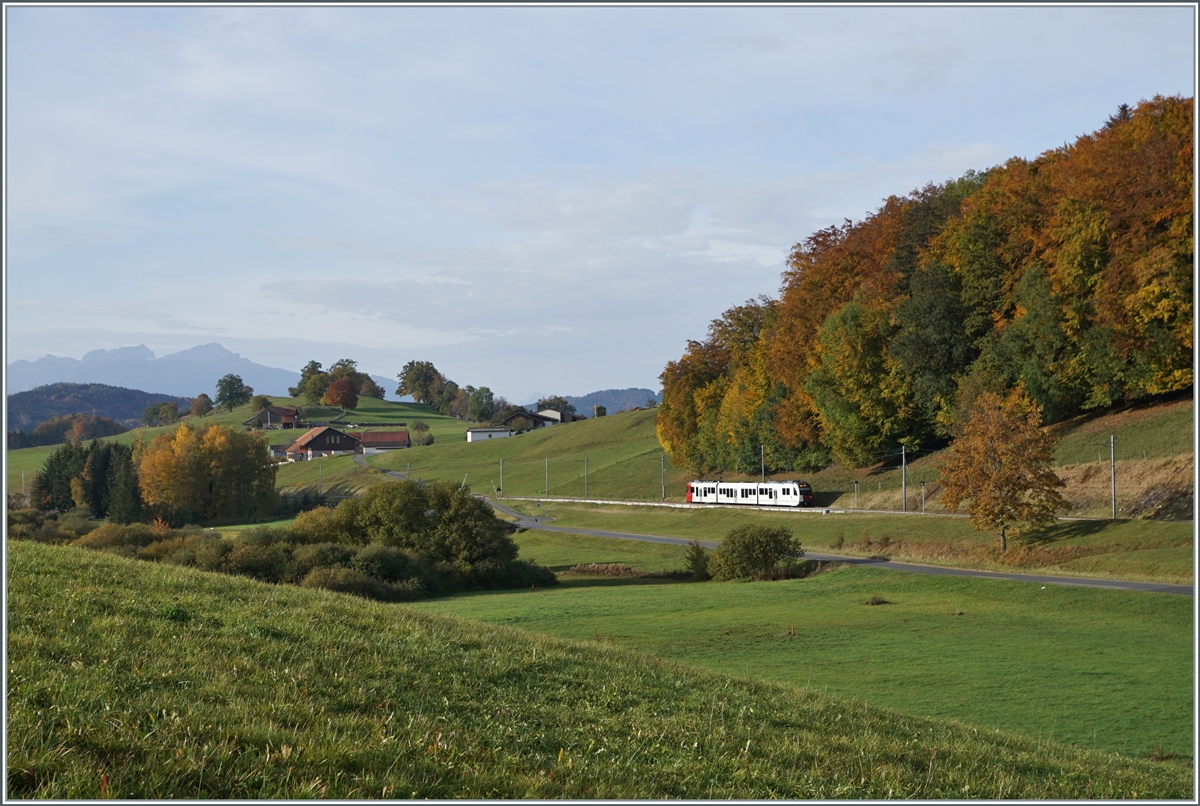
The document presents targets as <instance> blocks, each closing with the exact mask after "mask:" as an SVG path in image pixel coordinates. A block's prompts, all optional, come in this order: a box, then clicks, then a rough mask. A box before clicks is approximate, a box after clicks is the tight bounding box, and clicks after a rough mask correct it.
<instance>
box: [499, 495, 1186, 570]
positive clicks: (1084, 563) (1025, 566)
mask: <svg viewBox="0 0 1200 806" xmlns="http://www.w3.org/2000/svg"><path fill="white" fill-rule="evenodd" d="M504 504H505V506H508V507H510V508H512V509H514V510H516V511H518V512H521V513H523V514H526V515H534V514H536V515H538V516H539V517H543V518H553V519H554V525H555V526H563V527H568V528H570V527H576V528H580V529H601V530H610V531H617V532H629V533H632V534H651V535H665V536H668V537H681V538H687V539H695V540H705V541H719V540H721V539H722V538H723V537H724V536H725V534H726V533H727V532H728V531H729V530H730V529H732V528H734V527H735V526H740V525H742V524H746V523H759V524H766V525H770V526H776V525H782V526H786V527H788V528H789V529H791V530H792V533H793V534H794V535H795V536H796V537H797V539H799V540H800V542H801V544H802V545H803V546H804V547H805V548H807V549H809V550H811V551H818V552H819V551H831V552H834V553H839V554H846V555H850V556H860V557H869V556H873V555H881V554H882V555H886V556H888V557H890V558H891V559H894V560H907V561H910V562H922V563H930V564H933V565H949V566H956V567H960V568H983V569H988V570H997V571H1001V570H1003V571H1023V572H1027V573H1047V574H1061V575H1065V576H1096V577H1110V578H1115V579H1142V580H1150V581H1156V582H1173V583H1183V584H1186V583H1190V582H1192V580H1193V567H1194V559H1195V547H1194V533H1193V529H1192V525H1191V524H1187V523H1171V522H1162V521H1147V520H1119V521H1060V522H1059V523H1057V524H1056V525H1054V526H1051V527H1049V528H1047V529H1044V530H1042V531H1040V532H1037V533H1031V534H1030V535H1029V537H1028V539H1026V538H1021V537H1018V538H1014V539H1013V540H1012V541H1011V545H1010V548H1009V552H1008V554H1006V555H1004V556H1003V557H1002V556H1001V555H1000V554H999V551H998V549H997V547H996V536H995V535H993V534H989V533H980V532H976V531H975V529H974V528H973V527H972V526H971V522H970V521H969V520H968V519H966V518H951V517H945V516H928V517H923V516H920V515H909V516H904V515H880V514H871V513H854V512H844V513H831V514H829V515H823V514H820V513H819V512H807V511H790V512H789V511H784V512H762V511H758V510H743V509H733V508H729V507H720V508H713V509H699V508H697V509H673V508H665V507H664V508H658V507H641V506H621V505H595V504H574V503H566V502H559V501H541V502H531V501H510V500H505V502H504ZM539 504H540V506H539ZM864 538H865V539H866V541H867V543H864V542H863V541H864ZM885 543H886V545H885Z"/></svg>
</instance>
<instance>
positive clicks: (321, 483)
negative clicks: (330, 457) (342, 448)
mask: <svg viewBox="0 0 1200 806" xmlns="http://www.w3.org/2000/svg"><path fill="white" fill-rule="evenodd" d="M324 494H325V465H317V495H324Z"/></svg>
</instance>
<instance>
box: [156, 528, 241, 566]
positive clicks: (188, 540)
mask: <svg viewBox="0 0 1200 806" xmlns="http://www.w3.org/2000/svg"><path fill="white" fill-rule="evenodd" d="M172 540H182V543H181V544H180V547H179V548H177V549H175V550H174V551H172V552H171V553H169V554H165V555H163V556H162V558H161V561H162V562H165V563H169V564H170V565H184V566H188V567H189V568H199V567H200V561H199V555H200V552H201V551H202V550H204V549H206V548H208V547H209V546H212V545H215V544H218V543H224V542H226V541H224V540H222V539H221V538H220V537H219V536H217V535H216V534H215V533H213V532H193V533H191V534H187V535H186V536H184V537H182V538H178V537H175V538H164V539H163V540H162V541H160V542H161V543H163V544H167V543H169V542H170V541H172ZM154 545H157V544H154V543H151V544H150V546H147V547H146V548H145V549H143V551H150V550H151V546H154ZM214 551H219V550H217V549H214ZM205 557H206V560H205V562H212V558H211V557H209V555H208V554H205ZM208 570H213V569H208ZM216 570H219V569H216Z"/></svg>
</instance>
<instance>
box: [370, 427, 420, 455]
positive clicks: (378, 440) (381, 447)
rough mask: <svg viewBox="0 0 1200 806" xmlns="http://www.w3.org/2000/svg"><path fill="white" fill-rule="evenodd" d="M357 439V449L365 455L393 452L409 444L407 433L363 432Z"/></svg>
mask: <svg viewBox="0 0 1200 806" xmlns="http://www.w3.org/2000/svg"><path fill="white" fill-rule="evenodd" d="M357 437H358V443H359V447H360V448H361V449H362V452H363V453H365V454H373V453H383V452H384V451H395V450H399V449H401V448H407V447H409V445H410V444H411V443H410V441H409V439H408V432H407V431H363V432H362V433H361V434H358V435H357Z"/></svg>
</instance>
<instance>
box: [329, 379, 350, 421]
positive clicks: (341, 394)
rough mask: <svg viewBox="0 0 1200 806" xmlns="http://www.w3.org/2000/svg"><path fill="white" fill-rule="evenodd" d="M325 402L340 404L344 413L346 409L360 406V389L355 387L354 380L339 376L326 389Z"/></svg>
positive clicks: (333, 404)
mask: <svg viewBox="0 0 1200 806" xmlns="http://www.w3.org/2000/svg"><path fill="white" fill-rule="evenodd" d="M325 402H326V403H327V404H328V405H330V406H340V407H341V409H342V413H343V414H344V413H345V412H346V409H356V408H358V390H357V389H356V388H354V381H352V380H350V379H349V378H338V379H337V380H336V381H334V382H333V383H331V384H329V388H328V389H326V390H325Z"/></svg>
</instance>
